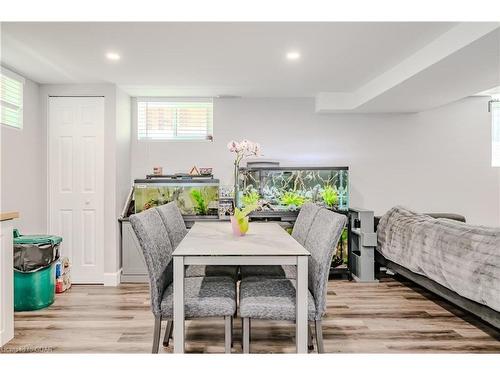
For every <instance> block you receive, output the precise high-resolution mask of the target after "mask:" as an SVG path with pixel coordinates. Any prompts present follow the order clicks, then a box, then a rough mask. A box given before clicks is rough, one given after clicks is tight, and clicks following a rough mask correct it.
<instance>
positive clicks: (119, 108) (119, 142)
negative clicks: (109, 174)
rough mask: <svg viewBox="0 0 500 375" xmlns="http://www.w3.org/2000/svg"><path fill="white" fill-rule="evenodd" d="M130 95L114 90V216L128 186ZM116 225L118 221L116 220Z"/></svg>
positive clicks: (118, 236)
mask: <svg viewBox="0 0 500 375" xmlns="http://www.w3.org/2000/svg"><path fill="white" fill-rule="evenodd" d="M130 109H131V106H130V96H129V95H128V94H126V93H125V92H123V91H122V90H120V89H117V90H116V197H117V199H116V202H115V204H116V207H115V217H116V218H117V217H119V216H120V215H121V212H122V209H123V205H124V202H125V200H126V199H127V196H128V193H129V191H130V187H131V186H132V183H131V178H130V168H131V167H130V136H131V123H130V120H131V115H130ZM116 225H118V222H116ZM116 235H117V238H116V241H117V244H118V243H119V241H120V232H119V228H118V229H117V231H116ZM116 255H117V259H116V261H117V264H120V265H121V259H120V258H119V257H120V252H117V254H116Z"/></svg>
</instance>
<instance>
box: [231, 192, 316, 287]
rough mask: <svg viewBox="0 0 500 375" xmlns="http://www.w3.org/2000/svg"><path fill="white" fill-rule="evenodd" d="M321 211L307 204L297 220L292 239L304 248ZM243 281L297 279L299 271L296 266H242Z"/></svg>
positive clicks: (311, 204)
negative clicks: (314, 221)
mask: <svg viewBox="0 0 500 375" xmlns="http://www.w3.org/2000/svg"><path fill="white" fill-rule="evenodd" d="M320 209H321V207H320V206H318V205H317V204H314V203H310V202H309V203H305V204H304V205H303V206H302V207H301V208H300V211H299V214H298V216H297V220H296V221H295V224H294V225H293V229H292V237H293V238H295V240H297V242H298V243H300V244H301V245H302V246H304V244H305V242H306V238H307V234H308V233H309V230H310V228H311V225H312V222H313V220H314V218H315V217H316V214H317V213H318V211H319V210H320ZM240 272H241V279H242V280H245V279H246V280H250V279H253V280H255V279H260V278H262V277H266V278H276V279H283V278H284V279H295V278H296V276H297V269H296V267H295V266H290V265H283V266H258V265H255V266H241V270H240Z"/></svg>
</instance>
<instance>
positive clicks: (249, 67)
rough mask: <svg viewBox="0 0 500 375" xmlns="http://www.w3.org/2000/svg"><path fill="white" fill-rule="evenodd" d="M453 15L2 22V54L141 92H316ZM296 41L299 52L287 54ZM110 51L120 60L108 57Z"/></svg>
mask: <svg viewBox="0 0 500 375" xmlns="http://www.w3.org/2000/svg"><path fill="white" fill-rule="evenodd" d="M454 25H455V24H454V23H430V22H425V23H411V22H408V23H384V22H381V23H111V22H107V23H3V24H2V61H3V63H4V64H5V65H8V66H11V67H14V68H15V69H16V70H18V71H19V72H20V73H22V74H25V75H26V76H27V77H29V78H31V79H33V80H35V81H37V82H40V83H75V82H78V83H84V82H85V83H89V82H112V83H116V84H118V85H122V86H126V87H127V88H128V90H129V91H133V92H134V93H135V94H138V93H140V94H142V95H144V94H151V93H168V94H175V95H206V94H209V95H221V94H232V95H242V96H283V97H296V96H298V97H301V96H309V97H312V96H314V95H316V94H317V93H318V92H321V91H352V90H355V89H357V88H358V87H360V86H362V85H364V84H365V83H366V82H368V81H370V80H371V79H373V78H375V77H376V76H378V75H379V74H381V73H383V72H384V71H386V70H387V69H389V68H391V67H392V66H393V65H395V64H397V63H398V62H399V61H401V60H402V59H404V58H406V57H408V56H409V55H411V54H413V53H414V52H416V51H417V50H419V49H420V48H422V47H423V46H425V45H426V44H427V43H429V42H430V41H432V40H433V39H435V38H436V37H438V36H439V35H441V34H443V33H444V32H446V31H447V30H449V29H450V28H451V27H453V26H454ZM291 49H296V50H299V51H300V52H301V54H302V58H301V60H300V61H295V62H290V61H287V60H286V59H285V54H286V52H287V51H289V50H291ZM109 50H113V51H116V52H119V53H120V54H121V56H122V59H121V61H119V62H117V63H110V62H109V61H107V60H106V59H105V57H104V55H105V53H106V51H109Z"/></svg>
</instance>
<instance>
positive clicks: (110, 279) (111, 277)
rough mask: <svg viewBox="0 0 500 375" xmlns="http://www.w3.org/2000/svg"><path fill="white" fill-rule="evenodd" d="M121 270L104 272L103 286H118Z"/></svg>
mask: <svg viewBox="0 0 500 375" xmlns="http://www.w3.org/2000/svg"><path fill="white" fill-rule="evenodd" d="M121 273H122V269H121V268H120V269H119V270H118V271H116V272H104V278H103V281H104V286H118V285H120V275H121Z"/></svg>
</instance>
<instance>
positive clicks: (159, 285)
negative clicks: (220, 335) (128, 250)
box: [130, 208, 236, 353]
mask: <svg viewBox="0 0 500 375" xmlns="http://www.w3.org/2000/svg"><path fill="white" fill-rule="evenodd" d="M130 223H131V225H132V228H133V229H134V232H135V234H136V236H137V238H138V240H139V244H140V246H141V249H142V252H143V254H144V259H145V261H146V266H147V269H148V274H149V284H150V291H151V310H152V312H153V315H154V317H155V325H154V334H153V347H152V352H153V353H158V346H159V342H160V335H161V323H162V320H163V319H166V320H168V321H169V322H171V321H172V319H173V267H172V252H173V248H172V245H171V242H170V239H169V236H168V234H167V231H166V230H165V225H164V223H163V220H162V218H161V216H160V214H159V212H158V210H156V209H155V208H151V209H149V210H146V211H143V212H140V213H138V214H135V215H131V216H130ZM184 303H185V317H186V319H196V318H206V317H224V319H225V351H226V353H230V352H231V329H230V327H231V326H232V319H233V315H234V314H235V312H236V283H235V281H234V279H232V278H231V277H225V276H219V277H189V278H186V279H185V286H184ZM169 326H170V327H168V326H167V331H168V330H171V323H170V324H169Z"/></svg>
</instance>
